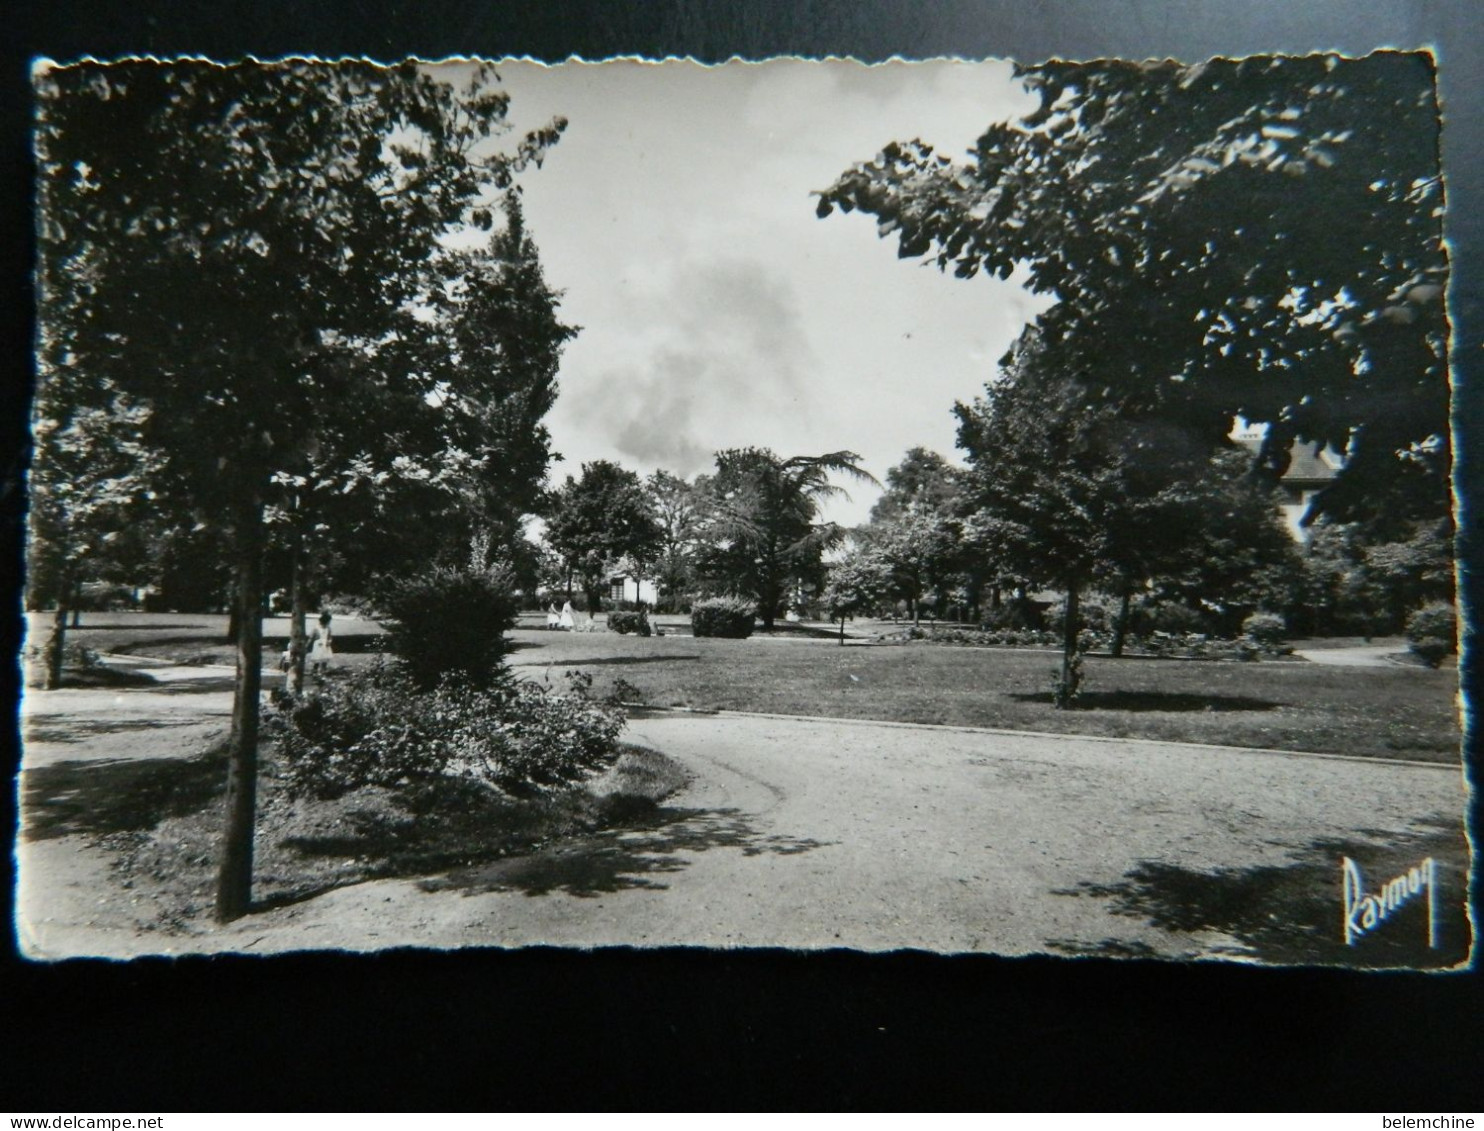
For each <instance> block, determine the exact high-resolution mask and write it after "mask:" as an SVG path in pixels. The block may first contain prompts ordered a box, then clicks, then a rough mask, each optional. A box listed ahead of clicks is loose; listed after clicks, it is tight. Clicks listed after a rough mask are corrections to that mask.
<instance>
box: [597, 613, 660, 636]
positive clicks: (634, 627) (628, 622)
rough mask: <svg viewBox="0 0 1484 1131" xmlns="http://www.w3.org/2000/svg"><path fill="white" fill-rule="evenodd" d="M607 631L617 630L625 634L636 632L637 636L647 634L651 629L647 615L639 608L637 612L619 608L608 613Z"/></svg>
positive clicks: (650, 632)
mask: <svg viewBox="0 0 1484 1131" xmlns="http://www.w3.org/2000/svg"><path fill="white" fill-rule="evenodd" d="M608 631H609V632H617V633H619V634H620V635H623V636H627V635H628V634H629V633H631V632H633V633H637V634H638V635H639V636H649V635H651V634H652V632H653V630H652V629H651V628H650V627H649V617H648V616H647V615H646V614H645V612H644V611H643V610H642V609H641V610H639V611H638V612H629V611H627V610H620V611H617V612H612V613H609V614H608Z"/></svg>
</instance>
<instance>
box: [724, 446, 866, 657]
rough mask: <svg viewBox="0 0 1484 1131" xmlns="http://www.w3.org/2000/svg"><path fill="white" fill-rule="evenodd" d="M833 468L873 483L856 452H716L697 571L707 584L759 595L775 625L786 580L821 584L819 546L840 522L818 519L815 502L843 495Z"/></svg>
mask: <svg viewBox="0 0 1484 1131" xmlns="http://www.w3.org/2000/svg"><path fill="white" fill-rule="evenodd" d="M832 475H845V476H848V477H850V478H853V479H858V480H864V481H867V482H873V483H874V482H875V480H874V479H873V478H872V476H871V475H870V474H869V473H868V472H866V471H865V470H863V469H862V468H861V467H860V456H858V455H856V454H855V453H854V452H846V451H841V452H827V453H825V454H824V455H819V456H791V457H788V458H786V459H785V458H784V457H782V456H779V455H777V454H775V453H774V452H771V451H769V450H768V449H766V448H732V449H729V450H727V451H723V452H717V453H716V474H715V475H714V476H712V477H710V479H708V480H707V491H708V498H707V508H706V509H707V515H706V519H705V523H704V529H705V532H706V537H707V540H708V543H709V545H708V546H707V548H706V550H705V551H704V553H703V554H702V561H701V570H702V572H703V573H704V574H705V575H706V576H707V578H708V579H709V581H710V582H711V584H712V585H714V586H719V587H722V588H725V589H728V590H730V591H731V592H733V593H736V594H738V595H740V596H748V597H753V598H756V600H757V602H758V616H759V617H760V618H761V619H762V622H763V625H764V627H765V628H772V627H773V623H774V621H775V620H776V618H777V615H778V613H779V611H780V610H781V609H782V607H783V605H784V604H785V602H787V600H788V599H789V597H790V595H791V594H790V587H791V586H794V585H799V584H803V583H808V584H811V585H817V584H821V583H822V580H823V579H822V576H821V575H822V572H823V571H822V561H823V554H824V551H825V550H826V549H828V548H829V547H831V546H836V545H839V543H840V542H842V541H843V540H844V538H845V531H844V530H843V529H842V528H841V527H839V526H837V525H836V524H834V523H832V522H822V521H820V504H821V503H822V502H823V501H824V500H825V499H828V498H831V497H834V496H838V495H842V494H844V489H843V488H842V487H840V486H838V485H837V484H835V483H832V482H831V481H830V477H831V476H832Z"/></svg>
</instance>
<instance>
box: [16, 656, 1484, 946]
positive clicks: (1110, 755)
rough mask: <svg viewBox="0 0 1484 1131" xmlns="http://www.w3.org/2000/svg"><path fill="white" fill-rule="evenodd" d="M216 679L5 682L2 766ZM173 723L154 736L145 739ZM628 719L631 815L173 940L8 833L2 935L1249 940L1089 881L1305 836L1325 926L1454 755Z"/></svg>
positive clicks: (208, 714) (1293, 845)
mask: <svg viewBox="0 0 1484 1131" xmlns="http://www.w3.org/2000/svg"><path fill="white" fill-rule="evenodd" d="M160 674H162V675H163V674H165V673H164V672H161V673H160ZM221 674H222V673H220V672H215V673H213V672H203V671H202V670H201V669H194V670H192V671H189V672H174V671H172V672H170V673H169V675H170V677H171V679H172V682H171V683H170V684H168V685H167V686H165V687H162V689H161V690H160V691H152V690H146V691H137V690H130V691H128V692H125V693H122V694H121V695H120V696H119V698H120V699H122V700H123V701H124V704H125V705H126V707H125V706H121V705H120V704H118V703H110V702H108V701H107V700H108V697H109V695H108V693H106V692H81V691H79V692H66V691H63V692H52V693H47V694H44V695H34V696H32V697H29V698H28V700H27V705H26V709H27V716H28V726H29V727H30V728H32V734H33V741H32V742H31V743H29V744H28V747H27V751H26V765H27V767H28V768H30V767H33V766H38V765H43V764H46V763H47V761H48V760H56V759H59V758H67V759H74V760H76V759H87V758H90V757H111V758H119V757H128V756H130V753H129V752H130V750H131V749H136V750H137V749H139V748H138V747H136V746H131V745H130V743H129V742H128V741H124V740H122V739H123V736H121V735H119V734H113V735H107V734H103V733H98V734H89V733H88V732H87V725H88V721H89V719H94V720H97V719H101V718H113V719H119V718H120V717H124V718H126V719H136V718H137V719H139V720H149V719H153V720H154V721H155V722H156V723H159V724H170V723H173V722H179V723H181V724H182V725H183V726H184V727H191V728H193V727H200V728H207V729H219V728H220V727H221V726H222V724H223V722H224V718H223V717H222V716H224V715H225V712H226V710H227V708H228V706H229V697H228V696H227V695H226V694H225V693H224V692H222V691H219V690H216V688H215V687H214V686H213V685H212V684H210V682H209V681H210V680H211V679H212V678H213V676H215V677H217V678H219V677H220V676H221ZM192 681H196V682H194V683H192ZM124 710H126V714H125V715H124V716H120V714H119V712H120V711H124ZM48 727H52V728H60V730H59V731H54V732H51V733H50V737H48V734H49V732H48V730H47V728H48ZM67 728H70V729H67ZM61 731H65V733H61ZM192 734H193V732H192V731H190V730H166V731H160V732H152V733H151V734H150V736H149V737H150V742H151V745H150V746H149V756H154V757H158V756H159V755H160V752H161V750H162V749H163V748H165V747H167V746H168V747H169V748H172V749H180V750H185V749H187V748H188V747H189V746H190V743H189V742H188V741H185V740H186V739H188V738H190V737H191V735H192ZM68 735H70V737H68ZM629 738H630V740H631V741H635V742H639V743H642V744H645V745H649V746H652V747H653V748H655V749H658V750H660V751H663V752H664V753H666V754H668V755H670V756H671V757H673V758H675V759H677V760H678V761H680V762H681V763H682V764H684V765H685V766H686V767H687V768H689V769H690V770H691V772H692V773H693V774H694V776H695V777H694V781H693V783H692V784H691V785H690V786H689V787H688V788H687V789H685V790H684V791H682V792H681V793H680V794H678V795H676V796H674V797H672V798H671V799H670V800H669V801H668V802H667V804H666V805H665V806H664V808H663V809H662V811H661V813H660V814H659V815H658V816H657V817H656V819H654V820H653V821H652V822H650V823H649V824H648V825H647V826H646V827H643V828H630V829H626V830H622V831H615V832H611V833H607V834H603V835H600V836H596V837H593V838H590V839H588V840H585V841H581V842H576V843H567V844H561V845H558V846H555V847H552V848H550V849H547V850H545V851H543V852H541V853H538V854H536V855H534V856H530V857H524V858H518V859H508V860H503V861H499V862H497V863H495V864H490V865H483V866H476V867H469V868H466V869H463V870H457V871H454V872H452V873H449V874H447V875H441V876H436V877H428V878H424V879H417V880H385V881H376V882H369V883H363V884H358V885H355V886H352V887H347V888H343V889H339V890H335V891H331V892H328V893H326V894H324V895H321V896H319V897H317V898H315V899H312V900H308V901H306V902H303V903H300V904H296V905H293V906H288V907H281V908H278V909H276V910H273V911H268V912H262V913H258V914H254V915H252V916H249V917H248V918H247V919H245V920H243V921H241V922H239V923H237V924H234V925H232V926H231V927H228V928H224V929H220V930H214V931H211V932H209V933H203V934H197V935H190V936H168V935H162V934H159V933H155V934H151V935H148V936H138V937H136V936H132V935H129V934H128V933H127V932H119V931H117V930H116V929H111V928H110V927H109V923H108V916H107V915H106V914H103V913H101V912H99V911H97V909H96V907H95V905H96V904H100V903H103V902H104V898H103V897H101V896H100V897H99V898H97V899H94V898H91V896H92V892H93V891H94V889H95V885H97V884H100V883H104V882H105V880H104V879H103V878H102V877H103V873H102V872H100V870H99V865H98V860H97V851H98V850H96V849H88V848H86V847H85V846H83V845H82V844H81V843H78V842H79V841H80V838H78V837H63V838H58V839H51V840H45V841H40V842H37V843H36V844H34V845H28V844H25V843H23V844H22V846H21V851H20V854H19V855H20V862H21V873H22V879H21V885H20V888H19V895H20V902H19V912H20V917H21V919H22V920H23V933H24V936H25V938H26V939H27V941H28V944H29V945H30V947H31V949H32V950H33V952H40V953H44V954H47V955H51V956H62V955H67V954H78V953H92V954H108V955H129V954H141V953H188V952H196V951H218V950H236V949H250V950H251V951H252V952H254V953H261V952H272V951H286V950H298V949H305V948H345V949H357V950H360V949H377V948H381V947H387V946H409V945H410V946H428V947H456V946H468V945H476V946H477V945H493V946H520V945H530V944H540V943H551V944H557V945H565V946H581V947H587V946H602V945H615V944H616V945H636V946H654V945H687V946H695V945H700V946H713V947H716V946H719V947H728V946H749V947H750V946H790V947H806V948H829V947H850V948H857V949H863V950H893V949H898V948H904V947H910V948H918V949H925V950H932V951H942V952H959V951H988V952H993V953H997V954H1024V953H1034V952H1046V951H1048V950H1050V951H1053V952H1063V953H1065V952H1071V953H1105V954H1106V953H1112V954H1120V953H1122V954H1154V955H1168V956H1182V957H1203V956H1217V955H1225V956H1228V957H1250V958H1263V957H1265V956H1264V955H1262V954H1259V953H1256V952H1254V951H1253V949H1252V947H1251V945H1249V944H1250V940H1249V941H1244V940H1243V939H1241V938H1237V937H1234V936H1233V935H1232V934H1231V933H1230V932H1229V931H1226V930H1224V929H1222V928H1221V927H1220V926H1219V925H1213V924H1211V923H1209V922H1204V921H1199V919H1200V917H1199V916H1196V917H1194V918H1192V917H1191V916H1188V915H1187V916H1186V917H1185V919H1183V920H1182V919H1181V917H1180V916H1179V915H1178V914H1176V915H1174V916H1173V917H1172V916H1171V915H1170V914H1164V915H1161V914H1129V913H1128V908H1127V906H1122V907H1120V905H1119V903H1118V901H1117V900H1116V899H1113V898H1110V893H1117V892H1119V891H1121V890H1122V891H1125V893H1126V891H1127V882H1128V877H1129V875H1130V874H1133V873H1139V872H1140V870H1142V871H1143V873H1145V874H1178V875H1182V876H1186V877H1189V876H1191V875H1194V876H1196V877H1198V878H1199V877H1200V876H1201V875H1211V876H1217V875H1219V874H1222V873H1232V872H1233V871H1237V872H1243V871H1244V870H1245V872H1244V874H1246V873H1250V872H1251V871H1252V870H1254V869H1257V870H1261V869H1282V868H1284V867H1287V866H1290V865H1292V864H1293V863H1294V862H1295V861H1297V860H1301V859H1306V858H1310V857H1312V856H1313V854H1314V853H1315V851H1316V850H1318V851H1321V852H1323V851H1329V852H1330V855H1332V856H1333V860H1332V861H1330V860H1329V857H1325V858H1324V860H1325V863H1324V865H1323V866H1324V867H1325V868H1326V869H1327V870H1326V873H1325V874H1326V876H1327V875H1328V869H1329V868H1330V865H1331V863H1332V864H1333V872H1334V876H1335V877H1336V879H1335V881H1334V888H1335V892H1334V903H1335V911H1334V915H1333V918H1334V920H1335V923H1336V924H1338V922H1339V911H1338V904H1339V891H1338V888H1339V883H1338V878H1337V877H1338V875H1339V872H1338V861H1339V857H1338V855H1337V854H1335V852H1336V851H1337V850H1335V849H1333V847H1332V846H1334V845H1344V844H1359V845H1372V846H1376V845H1381V846H1384V845H1386V844H1387V843H1389V842H1391V841H1393V840H1394V841H1396V842H1398V843H1406V842H1407V841H1408V839H1409V838H1415V837H1417V836H1419V835H1422V834H1424V833H1425V832H1426V831H1427V830H1429V829H1436V828H1438V827H1442V826H1446V825H1447V824H1448V823H1449V822H1450V821H1452V822H1456V821H1457V819H1458V814H1460V813H1461V812H1462V810H1463V807H1464V801H1465V795H1464V788H1463V781H1462V775H1461V773H1460V771H1459V769H1458V768H1457V767H1447V766H1435V765H1421V764H1415V763H1404V762H1388V761H1385V760H1379V759H1349V758H1343V757H1324V756H1313V755H1295V754H1283V753H1275V752H1266V751H1255V750H1235V749H1231V748H1216V747H1200V746H1192V745H1183V744H1173V743H1155V742H1141V741H1128V740H1100V739H1092V738H1072V737H1065V736H1051V735H1033V734H1011V733H1004V732H983V731H970V730H961V729H951V728H933V727H914V726H900V725H898V726H892V725H882V724H872V723H865V722H840V721H832V720H803V719H793V718H777V717H764V716H743V715H722V716H704V715H688V714H683V713H676V714H664V713H655V714H651V715H648V716H641V717H638V718H635V719H634V720H633V721H632V723H631V725H630V729H629ZM197 748H199V747H197ZM141 756H143V755H141ZM1316 846H1319V847H1318V849H1316ZM1324 846H1331V847H1330V848H1328V849H1326V848H1324ZM69 860H72V861H74V864H72V865H69V863H68V861H69ZM1161 869H1163V870H1164V871H1163V872H1161V871H1160V870H1161ZM1327 882H1328V881H1327V880H1326V883H1327ZM1197 898H1199V893H1198V892H1197ZM1125 904H1126V901H1125Z"/></svg>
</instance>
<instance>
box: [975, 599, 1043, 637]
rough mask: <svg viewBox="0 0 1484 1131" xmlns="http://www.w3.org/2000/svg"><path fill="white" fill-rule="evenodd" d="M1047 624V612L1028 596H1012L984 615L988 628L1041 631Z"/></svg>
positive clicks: (985, 624) (985, 625)
mask: <svg viewBox="0 0 1484 1131" xmlns="http://www.w3.org/2000/svg"><path fill="white" fill-rule="evenodd" d="M1045 626H1046V614H1045V613H1044V612H1043V611H1042V608H1041V606H1040V605H1038V604H1037V603H1036V602H1035V601H1032V600H1030V599H1029V598H1028V597H1012V598H1010V599H1009V600H1008V601H1006V602H1005V603H1004V604H1002V605H1001V606H1000V607H999V608H998V609H990V610H989V612H988V613H987V614H986V615H985V617H984V627H985V628H988V629H1001V630H1003V629H1010V630H1022V629H1033V630H1037V631H1039V630H1040V629H1043V628H1045Z"/></svg>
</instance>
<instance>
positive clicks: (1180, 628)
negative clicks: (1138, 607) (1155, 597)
mask: <svg viewBox="0 0 1484 1131" xmlns="http://www.w3.org/2000/svg"><path fill="white" fill-rule="evenodd" d="M1149 628H1150V630H1152V631H1154V632H1168V633H1171V634H1176V633H1184V632H1206V631H1208V629H1209V625H1208V624H1207V622H1206V615H1205V614H1204V613H1202V612H1200V611H1199V610H1197V609H1192V608H1191V607H1190V606H1189V605H1180V604H1160V605H1156V606H1154V608H1153V609H1151V610H1150V615H1149Z"/></svg>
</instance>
